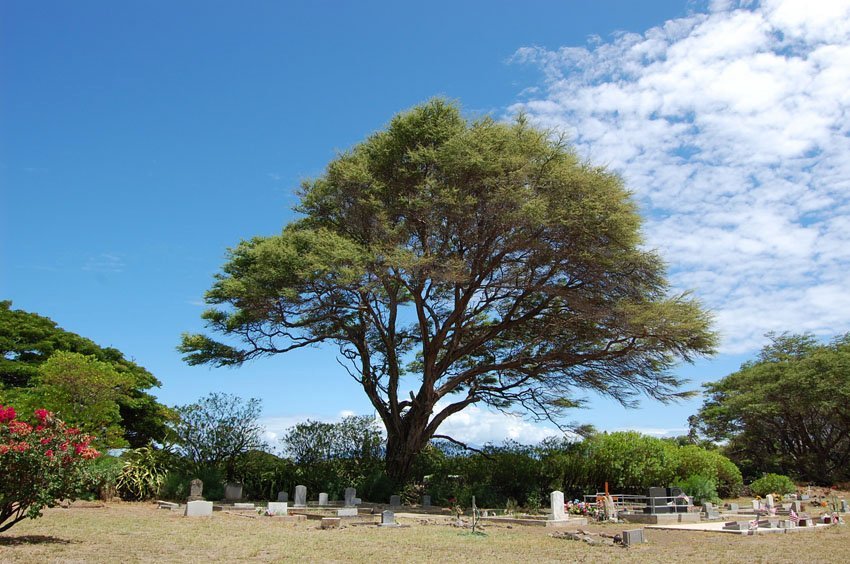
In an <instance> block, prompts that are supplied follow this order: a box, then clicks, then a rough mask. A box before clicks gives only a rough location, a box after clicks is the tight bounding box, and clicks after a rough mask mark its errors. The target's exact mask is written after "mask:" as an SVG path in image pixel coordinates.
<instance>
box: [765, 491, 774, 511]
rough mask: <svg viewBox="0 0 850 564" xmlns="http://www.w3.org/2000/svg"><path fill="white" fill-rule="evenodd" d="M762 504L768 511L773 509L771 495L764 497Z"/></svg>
mask: <svg viewBox="0 0 850 564" xmlns="http://www.w3.org/2000/svg"><path fill="white" fill-rule="evenodd" d="M764 502H765V504H766V505H767V508H768V509H773V507H774V505H773V494H767V495H766V496H765V497H764Z"/></svg>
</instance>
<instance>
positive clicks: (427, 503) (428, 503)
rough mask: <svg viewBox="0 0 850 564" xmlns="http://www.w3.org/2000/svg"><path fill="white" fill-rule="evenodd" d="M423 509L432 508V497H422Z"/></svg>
mask: <svg viewBox="0 0 850 564" xmlns="http://www.w3.org/2000/svg"><path fill="white" fill-rule="evenodd" d="M422 507H431V496H430V495H423V496H422Z"/></svg>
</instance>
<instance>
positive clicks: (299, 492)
mask: <svg viewBox="0 0 850 564" xmlns="http://www.w3.org/2000/svg"><path fill="white" fill-rule="evenodd" d="M294 505H295V507H307V486H295V504H294Z"/></svg>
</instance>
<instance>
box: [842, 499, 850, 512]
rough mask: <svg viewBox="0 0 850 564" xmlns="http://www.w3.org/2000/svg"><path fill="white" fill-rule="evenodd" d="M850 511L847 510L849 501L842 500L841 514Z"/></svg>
mask: <svg viewBox="0 0 850 564" xmlns="http://www.w3.org/2000/svg"><path fill="white" fill-rule="evenodd" d="M848 511H850V510H848V509H847V500H846V499H842V500H841V512H842V513H847V512H848Z"/></svg>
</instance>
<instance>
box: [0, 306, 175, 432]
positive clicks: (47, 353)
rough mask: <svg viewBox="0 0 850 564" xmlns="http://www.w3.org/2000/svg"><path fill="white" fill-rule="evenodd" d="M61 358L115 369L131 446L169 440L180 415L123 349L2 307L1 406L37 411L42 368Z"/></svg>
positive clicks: (124, 429)
mask: <svg viewBox="0 0 850 564" xmlns="http://www.w3.org/2000/svg"><path fill="white" fill-rule="evenodd" d="M56 352H70V353H79V354H80V355H86V356H87V357H93V359H94V360H92V361H91V362H95V361H96V362H99V363H105V364H107V365H109V366H110V367H111V369H112V370H113V371H114V375H115V378H116V381H115V385H116V387H119V388H121V393H120V394H118V395H117V396H116V398H115V403H116V404H117V405H118V413H119V416H120V427H121V429H122V433H123V437H124V439H125V440H126V441H127V443H128V444H129V445H130V446H132V447H140V446H144V445H146V444H148V443H150V442H151V441H157V442H162V441H164V440H165V439H166V435H167V433H168V426H167V422H168V420H169V419H170V418H172V417H173V416H174V413H173V412H172V411H171V410H170V409H169V408H167V407H166V406H164V405H162V404H160V403H159V402H157V401H156V398H155V397H154V396H152V395H151V394H149V393H147V390H149V389H151V388H154V387H158V386H160V382H159V380H157V379H156V378H154V376H153V375H152V374H151V373H150V372H148V371H147V370H145V369H144V368H142V367H141V366H139V365H138V364H136V363H135V362H132V361H130V360H127V359H126V358H124V355H123V354H122V353H121V352H120V351H118V350H117V349H113V348H102V347H100V346H98V345H97V344H95V343H94V341H91V340H89V339H86V338H85V337H81V336H79V335H77V334H76V333H71V332H70V331H65V330H64V329H62V328H60V327H58V326H57V325H56V323H54V322H53V321H52V320H50V319H48V318H46V317H42V316H40V315H37V314H35V313H29V312H26V311H23V310H16V309H12V302H10V301H0V402H3V401H5V402H8V403H15V404H19V405H20V404H21V403H26V404H27V405H30V404H32V405H35V404H36V403H37V400H38V397H37V394H35V387H36V386H37V385H38V376H39V368H40V367H41V366H42V365H43V364H44V363H45V362H47V360H48V359H49V358H50V357H51V356H52V355H53V354H55V353H56ZM87 362H88V361H87ZM80 423H81V422H80ZM99 439H100V440H103V439H104V437H99Z"/></svg>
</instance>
